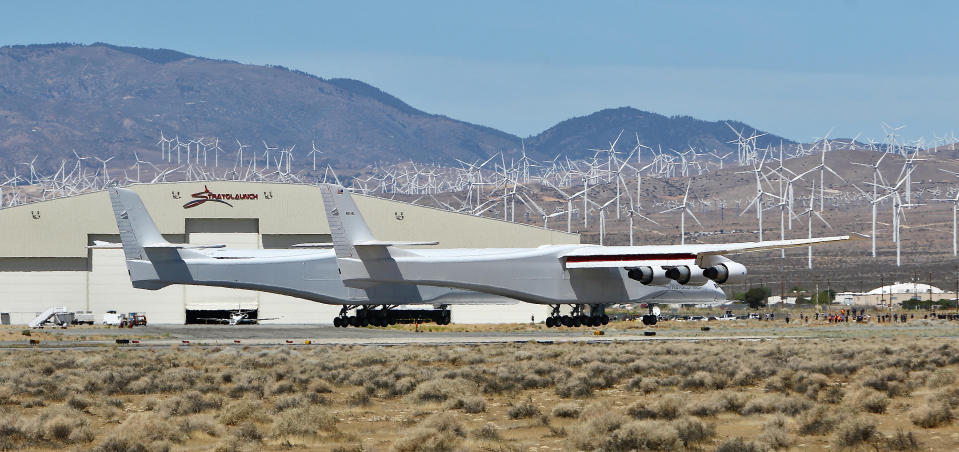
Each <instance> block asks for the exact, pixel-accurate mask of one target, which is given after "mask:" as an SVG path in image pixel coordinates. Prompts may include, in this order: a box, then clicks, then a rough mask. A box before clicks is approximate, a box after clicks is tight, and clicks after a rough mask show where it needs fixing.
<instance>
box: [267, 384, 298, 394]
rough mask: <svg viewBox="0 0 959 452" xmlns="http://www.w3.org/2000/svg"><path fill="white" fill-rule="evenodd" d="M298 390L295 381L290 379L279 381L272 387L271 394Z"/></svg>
mask: <svg viewBox="0 0 959 452" xmlns="http://www.w3.org/2000/svg"><path fill="white" fill-rule="evenodd" d="M293 392H296V388H294V387H293V383H290V382H288V381H279V382H277V383H276V384H274V385H273V386H272V387H271V388H270V394H271V395H280V394H290V393H293Z"/></svg>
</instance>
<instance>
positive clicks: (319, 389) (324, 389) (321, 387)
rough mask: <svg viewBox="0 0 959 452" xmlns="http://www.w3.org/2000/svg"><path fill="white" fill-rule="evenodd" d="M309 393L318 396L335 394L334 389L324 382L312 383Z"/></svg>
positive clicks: (315, 381) (314, 381)
mask: <svg viewBox="0 0 959 452" xmlns="http://www.w3.org/2000/svg"><path fill="white" fill-rule="evenodd" d="M308 389H309V391H310V392H314V393H316V394H329V393H331V392H333V389H332V388H330V384H329V383H327V382H325V381H323V380H313V381H312V382H310V386H309V388H308Z"/></svg>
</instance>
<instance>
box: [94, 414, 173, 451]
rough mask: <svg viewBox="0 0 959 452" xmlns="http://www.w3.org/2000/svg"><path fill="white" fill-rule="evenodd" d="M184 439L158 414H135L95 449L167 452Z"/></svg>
mask: <svg viewBox="0 0 959 452" xmlns="http://www.w3.org/2000/svg"><path fill="white" fill-rule="evenodd" d="M183 438H184V435H183V433H182V432H181V431H180V429H178V428H176V426H174V425H173V424H172V423H170V422H169V421H167V420H166V419H164V418H163V417H162V416H160V415H159V414H157V413H134V414H132V415H130V417H128V418H127V419H126V420H125V421H123V423H122V424H120V425H119V426H117V427H116V428H115V429H114V430H113V431H112V432H110V434H109V435H107V437H106V438H105V439H104V440H103V441H102V442H101V443H100V444H99V445H98V446H97V447H96V448H95V449H94V450H97V451H133V450H142V451H167V450H169V449H170V442H179V441H182V440H183Z"/></svg>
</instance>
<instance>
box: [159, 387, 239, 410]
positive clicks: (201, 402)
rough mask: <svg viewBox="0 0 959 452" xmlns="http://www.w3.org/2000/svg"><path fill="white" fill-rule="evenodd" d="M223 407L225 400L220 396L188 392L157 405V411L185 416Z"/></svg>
mask: <svg viewBox="0 0 959 452" xmlns="http://www.w3.org/2000/svg"><path fill="white" fill-rule="evenodd" d="M221 405H223V400H222V399H220V398H219V397H218V396H204V395H203V394H201V393H200V392H199V391H187V392H186V393H185V394H183V395H181V396H177V397H171V398H169V399H166V400H163V401H160V402H159V403H157V406H156V411H158V412H160V413H163V414H164V415H167V416H184V415H187V414H199V413H202V412H203V411H206V410H213V409H217V408H220V406H221Z"/></svg>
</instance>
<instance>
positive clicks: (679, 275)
mask: <svg viewBox="0 0 959 452" xmlns="http://www.w3.org/2000/svg"><path fill="white" fill-rule="evenodd" d="M666 277H667V278H669V279H672V280H673V281H676V282H678V283H680V284H703V283H705V282H706V281H707V280H708V279H709V278H706V277H705V276H703V269H702V268H700V267H699V266H698V265H678V266H676V267H672V268H670V269H669V270H666Z"/></svg>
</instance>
